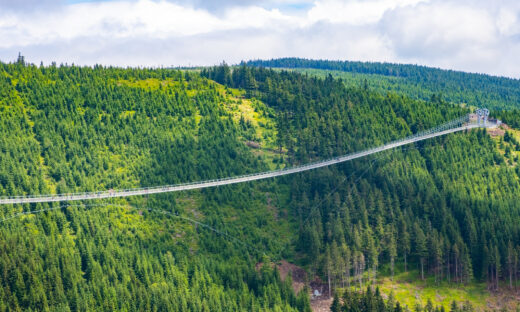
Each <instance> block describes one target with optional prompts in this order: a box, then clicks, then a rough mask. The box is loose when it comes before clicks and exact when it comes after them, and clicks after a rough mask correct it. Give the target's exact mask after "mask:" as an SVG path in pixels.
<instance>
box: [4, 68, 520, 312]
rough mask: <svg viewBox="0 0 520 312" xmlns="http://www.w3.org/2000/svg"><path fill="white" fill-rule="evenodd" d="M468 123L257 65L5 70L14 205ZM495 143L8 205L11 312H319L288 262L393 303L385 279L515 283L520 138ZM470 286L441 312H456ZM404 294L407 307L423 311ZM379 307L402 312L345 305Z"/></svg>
mask: <svg viewBox="0 0 520 312" xmlns="http://www.w3.org/2000/svg"><path fill="white" fill-rule="evenodd" d="M468 112H469V109H468V108H465V107H461V106H459V105H452V104H451V103H448V102H445V101H443V100H442V99H440V98H439V97H435V98H432V99H431V100H429V101H419V100H415V99H412V98H410V97H406V96H402V95H398V94H395V93H389V94H385V95H382V94H381V93H380V92H375V91H374V90H372V89H371V88H370V87H368V88H365V87H364V86H361V87H358V86H346V85H345V84H344V81H340V80H337V79H333V78H332V77H326V78H324V79H321V78H317V77H314V76H313V77H309V76H306V75H301V74H299V73H294V72H286V71H283V72H279V71H274V70H268V69H264V68H254V67H248V66H239V67H234V68H230V67H228V66H218V67H214V68H205V69H202V70H201V71H200V72H195V71H179V70H171V69H121V68H110V67H108V68H107V67H102V66H95V67H77V66H54V65H53V66H40V67H38V66H34V65H29V64H24V63H23V62H17V63H14V64H4V63H0V133H2V135H1V136H0V195H1V196H12V195H23V194H49V193H51V194H53V193H66V192H81V191H97V190H108V189H123V188H132V187H144V186H154V185H162V184H173V183H180V182H189V181H197V180H202V179H212V178H220V177H228V176H233V175H239V174H245V173H252V172H261V171H265V170H268V169H275V168H283V167H285V166H292V165H295V164H303V163H307V162H311V161H314V160H318V159H323V158H330V157H333V156H336V155H342V154H345V153H348V152H352V151H357V150H361V149H364V148H366V147H370V146H377V145H380V144H382V143H384V142H387V141H390V140H393V139H397V138H402V137H404V136H407V135H410V134H412V133H414V132H417V131H421V130H424V129H427V128H430V127H432V126H435V125H437V124H440V123H442V122H445V121H447V120H450V119H453V118H455V117H459V116H462V115H464V114H467V113H468ZM504 114H506V115H507V112H504ZM515 118H517V117H514V116H511V120H516V119H515ZM500 134H502V135H500ZM494 135H495V137H492V136H491V135H490V134H488V133H487V132H485V131H484V130H478V131H470V132H467V133H458V134H452V135H448V136H445V137H441V138H437V139H434V140H431V141H428V142H424V143H420V144H417V145H413V146H408V147H406V148H402V149H397V150H393V151H389V152H385V153H382V154H380V155H377V156H373V157H368V158H366V159H360V160H356V161H354V162H351V163H345V164H342V165H337V166H331V167H328V168H323V169H319V170H315V171H310V172H305V173H301V174H297V175H294V176H287V177H283V178H277V179H271V180H264V181H257V182H251V183H244V184H238V185H230V186H224V187H219V188H214V189H206V190H202V191H201V190H199V191H189V192H181V193H175V194H162V195H151V196H145V197H133V198H125V199H112V200H107V201H91V202H85V203H77V204H73V205H72V204H71V205H62V206H60V205H59V204H57V203H45V204H30V205H29V204H28V205H11V206H9V205H4V206H0V311H2V312H3V311H31V310H32V311H46V310H59V311H116V310H118V311H177V310H178V311H309V309H310V304H309V300H310V298H309V293H310V291H309V289H308V288H301V287H300V288H297V287H295V288H296V289H293V287H291V286H294V285H292V284H291V278H286V279H285V281H282V279H281V276H280V274H279V272H278V271H276V270H275V269H273V268H274V267H276V264H277V263H282V262H281V260H286V261H289V262H291V263H295V264H297V265H299V266H300V267H302V268H303V269H304V270H303V269H302V271H304V272H305V271H306V272H307V273H308V274H309V275H308V276H307V278H303V277H302V276H299V278H300V280H299V282H300V283H301V285H300V286H302V285H303V284H305V283H307V285H308V286H313V287H315V288H316V289H321V290H323V292H324V294H325V295H328V293H329V291H328V290H330V294H331V295H332V294H333V293H334V292H336V291H338V292H342V291H344V290H346V288H349V291H355V292H357V291H359V290H360V289H362V290H363V292H364V293H365V290H366V287H367V286H369V285H375V284H377V285H379V286H381V289H382V291H384V292H385V295H388V294H389V291H387V290H388V289H386V290H385V284H384V283H383V282H384V279H383V278H380V277H384V278H386V279H387V280H388V279H390V277H392V278H394V277H395V278H396V279H397V278H398V276H399V274H405V276H406V277H405V278H406V281H407V282H406V283H408V284H409V283H410V282H416V281H421V282H423V283H429V284H424V285H423V286H424V287H426V286H428V285H435V286H438V285H440V284H443V285H448V286H447V287H449V288H454V289H456V288H457V287H459V286H460V285H463V284H466V286H465V287H476V286H475V285H477V286H478V285H485V286H484V288H486V287H488V288H489V289H495V290H496V289H500V288H501V287H504V284H506V285H509V284H510V285H511V287H512V288H513V287H514V286H515V285H516V284H517V276H518V273H520V268H519V266H518V263H519V260H520V247H519V244H518V243H519V242H520V206H519V205H520V200H518V199H519V198H518V194H520V183H519V175H520V169H519V168H520V167H519V166H518V163H519V162H518V151H519V150H520V143H519V141H518V132H517V131H516V130H514V129H510V130H508V132H507V133H505V134H504V133H503V132H502V133H498V134H494ZM31 212H35V213H31ZM262 264H263V265H262ZM286 273H287V272H286ZM296 277H297V276H295V278H296ZM310 281H312V282H313V284H312V285H310V284H309V282H310ZM301 289H303V290H301ZM469 289H473V288H469ZM298 290H300V291H299V292H298ZM469 292H470V291H468V293H465V294H463V295H460V296H458V297H457V296H446V297H443V299H442V300H440V299H437V298H436V297H434V296H432V297H431V299H432V300H434V301H435V303H434V304H436V305H442V306H444V307H449V306H450V304H451V301H452V300H454V299H456V300H458V301H464V300H466V299H467V300H469V299H471V298H468V297H467V296H469ZM345 293H347V294H348V292H345ZM479 294H482V296H485V295H486V294H489V293H488V292H484V290H482V292H479ZM344 296H347V295H344ZM344 296H343V298H345V297H344ZM399 296H400V297H398V298H397V299H398V300H399V301H400V302H402V303H403V306H404V305H407V306H409V307H414V306H415V304H416V303H418V304H426V301H427V300H426V299H427V297H423V296H422V295H418V296H419V297H417V296H416V295H415V293H414V294H413V295H410V296H403V295H401V294H399ZM363 298H372V299H363ZM428 298H430V297H428ZM367 300H370V302H372V301H374V302H377V303H378V305H379V306H380V307H381V309H383V307H390V306H392V307H393V306H394V305H395V306H396V307H398V306H399V305H398V304H397V303H395V301H392V300H390V299H389V300H388V302H385V303H384V304H381V302H382V296H381V295H380V294H377V295H373V293H372V292H371V290H370V291H366V293H365V295H359V296H357V295H356V296H352V298H351V300H346V301H344V302H343V304H345V303H348V304H352V305H361V304H365V303H366V304H369V303H370V302H368V303H367ZM443 300H448V301H449V302H448V303H446V302H444V301H443ZM480 303H481V302H473V303H472V304H480ZM338 304H339V303H338V302H337V306H338ZM370 304H371V303H370ZM374 304H375V303H374ZM482 304H483V305H485V302H484V303H482ZM456 306H457V303H455V307H456ZM345 309H346V307H345ZM352 309H356V308H355V307H352ZM377 311H380V310H377ZM454 311H457V309H455V310H454Z"/></svg>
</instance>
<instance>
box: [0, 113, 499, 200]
mask: <svg viewBox="0 0 520 312" xmlns="http://www.w3.org/2000/svg"><path fill="white" fill-rule="evenodd" d="M495 126H496V125H495V124H491V123H489V124H488V125H486V127H487V128H492V127H495ZM478 127H479V125H477V124H466V125H463V126H460V127H456V128H452V129H446V130H441V131H432V130H430V131H426V132H424V134H421V135H419V136H411V137H408V138H406V139H403V140H399V141H394V142H391V143H388V144H385V145H382V146H379V147H375V148H371V149H367V150H364V151H361V152H356V153H352V154H347V155H344V156H339V157H335V158H332V159H328V160H324V161H319V162H315V163H311V164H306V165H302V166H298V167H293V168H288V169H281V170H275V171H268V172H262V173H257V174H249V175H243V176H238V177H230V178H224V179H219V180H209V181H201V182H194V183H187V184H178V185H167V186H158V187H150V188H139V189H130V190H120V191H103V192H90V193H76V194H59V195H36V196H20V197H9V198H0V205H5V204H28V203H46V202H61V201H78V200H89V199H103V198H112V197H128V196H138V195H148V194H158V193H167V192H179V191H187V190H195V189H202V188H208V187H215V186H222V185H228V184H235V183H243V182H250V181H256V180H262V179H268V178H274V177H279V176H284V175H288V174H294V173H298V172H303V171H307V170H312V169H316V168H321V167H325V166H330V165H334V164H338V163H342V162H346V161H349V160H353V159H356V158H360V157H365V156H368V155H371V154H375V153H379V152H382V151H385V150H389V149H392V148H396V147H399V146H402V145H407V144H411V143H415V142H419V141H423V140H427V139H430V138H434V137H438V136H442V135H446V134H449V133H454V132H459V131H464V130H468V129H473V128H478Z"/></svg>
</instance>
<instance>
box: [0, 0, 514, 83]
mask: <svg viewBox="0 0 520 312" xmlns="http://www.w3.org/2000/svg"><path fill="white" fill-rule="evenodd" d="M23 1H25V3H33V2H34V1H35V0H23ZM23 1H22V3H23ZM178 1H180V2H173V1H165V0H119V1H111V2H94V3H78V4H73V5H63V4H61V5H59V3H60V2H61V1H60V0H46V2H45V1H44V2H45V3H47V6H45V9H42V8H40V9H35V10H32V11H31V10H23V6H21V5H17V6H16V10H15V9H12V8H11V9H8V10H2V9H1V8H2V6H3V7H5V5H6V3H7V2H8V1H7V2H6V0H0V59H1V60H3V61H7V60H11V59H13V58H14V57H15V56H16V54H17V52H18V51H21V52H22V53H23V54H25V55H26V57H27V59H28V60H30V61H33V62H36V63H38V62H39V61H40V60H43V61H45V62H51V61H57V62H68V63H72V62H74V63H76V64H95V63H102V64H114V65H123V66H126V65H131V66H138V65H145V66H159V65H188V64H191V65H196V64H201V65H208V64H215V63H219V62H220V61H222V60H226V61H227V62H230V63H232V62H238V61H240V60H247V59H252V58H271V57H281V56H299V57H308V58H329V59H349V60H365V61H390V62H401V63H407V62H412V63H419V64H424V65H430V66H440V67H444V68H453V69H459V70H466V71H474V72H487V73H492V74H504V75H509V76H514V77H520V61H519V60H518V58H517V56H516V55H518V52H520V4H518V3H517V2H516V1H513V0H503V1H500V2H495V1H493V2H490V1H486V0H458V1H457V0H445V1H442V0H344V1H340V0H315V1H314V2H313V3H312V4H310V1H312V0H304V1H297V0H264V1H261V2H259V3H260V4H258V2H255V4H253V1H249V0H248V1H245V2H240V1H236V0H228V1H225V2H224V3H223V4H222V7H221V8H220V9H219V10H217V11H215V10H214V9H212V7H214V6H216V3H217V2H210V3H205V5H204V6H201V5H200V3H201V0H178ZM42 3H43V2H42ZM287 6H291V7H292V6H294V7H303V8H304V9H298V10H296V11H291V10H287V9H286V7H287Z"/></svg>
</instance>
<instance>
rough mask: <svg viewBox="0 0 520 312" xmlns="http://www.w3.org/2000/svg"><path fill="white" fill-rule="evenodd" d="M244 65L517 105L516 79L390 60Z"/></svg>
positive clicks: (519, 87) (519, 88)
mask: <svg viewBox="0 0 520 312" xmlns="http://www.w3.org/2000/svg"><path fill="white" fill-rule="evenodd" d="M246 64H248V65H250V66H258V67H272V68H286V69H298V71H300V72H305V73H309V74H317V75H319V76H324V75H327V74H329V73H330V74H332V75H333V76H335V77H338V78H342V79H343V80H345V81H346V82H347V83H350V84H357V85H362V84H364V83H365V81H366V82H367V83H368V84H369V86H370V87H372V88H374V89H376V90H378V91H380V92H384V93H386V92H388V91H397V92H400V93H403V94H406V95H408V96H411V97H414V98H419V99H423V100H428V99H430V98H431V96H432V95H441V96H443V97H444V99H445V100H447V101H450V102H454V103H466V104H468V105H472V106H476V107H482V106H486V107H489V108H493V109H507V108H520V80H518V79H511V78H505V77H496V76H489V75H485V74H475V73H465V72H461V71H453V70H443V69H438V68H431V67H426V66H418V65H409V64H392V63H372V62H352V61H330V60H308V59H300V58H281V59H272V60H254V61H248V62H247V63H246ZM309 69H314V70H315V71H312V70H309ZM322 71H323V72H322Z"/></svg>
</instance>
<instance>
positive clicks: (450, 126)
mask: <svg viewBox="0 0 520 312" xmlns="http://www.w3.org/2000/svg"><path fill="white" fill-rule="evenodd" d="M469 121H470V119H469V115H466V116H463V117H460V118H457V119H455V120H452V121H449V122H446V123H444V124H442V125H439V126H437V127H434V128H431V129H428V130H424V131H420V132H418V133H415V134H413V135H410V136H407V137H405V138H402V139H398V140H394V141H391V142H389V143H387V144H385V145H383V146H378V147H371V148H368V149H366V150H363V151H360V152H354V153H350V154H346V155H341V156H336V157H332V158H329V159H325V160H319V161H314V162H311V163H307V164H304V165H301V166H297V167H290V168H283V169H278V170H272V171H267V172H257V173H250V174H245V175H240V176H233V177H226V178H220V179H211V180H205V181H193V182H186V183H179V184H172V185H163V186H153V187H140V188H131V189H123V190H110V191H98V192H75V193H66V194H56V195H44V194H39V195H18V196H10V197H0V200H15V199H38V198H52V199H58V198H59V199H62V198H72V197H87V196H88V197H92V198H96V197H102V196H103V197H111V196H120V195H121V194H123V193H143V192H144V193H145V194H146V192H147V191H159V190H168V189H172V188H176V189H178V188H183V187H188V186H193V185H207V184H212V183H218V182H224V181H230V180H239V179H247V178H250V177H257V176H269V175H278V174H279V175H282V174H283V173H284V172H287V171H295V172H297V171H303V170H304V169H306V168H312V167H315V166H318V165H320V164H324V163H328V162H331V163H334V162H339V161H341V159H345V158H349V157H352V156H354V155H360V154H363V155H368V154H371V153H372V152H374V151H377V150H384V149H385V147H388V146H390V145H396V144H399V143H402V142H404V141H409V140H413V139H415V138H419V137H424V136H427V135H430V134H433V133H437V132H441V131H445V130H449V129H453V128H457V127H461V126H463V125H464V124H468V122H469Z"/></svg>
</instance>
